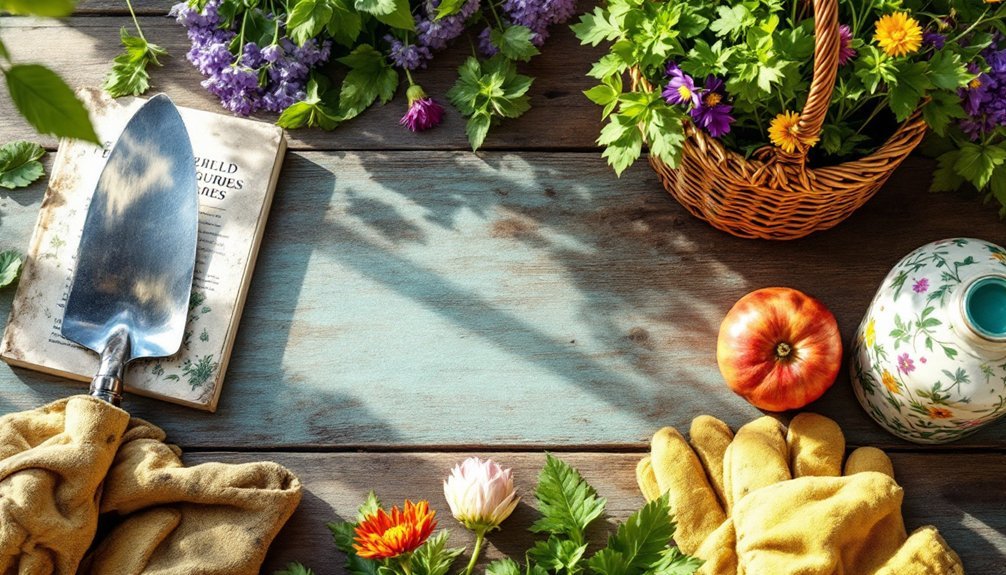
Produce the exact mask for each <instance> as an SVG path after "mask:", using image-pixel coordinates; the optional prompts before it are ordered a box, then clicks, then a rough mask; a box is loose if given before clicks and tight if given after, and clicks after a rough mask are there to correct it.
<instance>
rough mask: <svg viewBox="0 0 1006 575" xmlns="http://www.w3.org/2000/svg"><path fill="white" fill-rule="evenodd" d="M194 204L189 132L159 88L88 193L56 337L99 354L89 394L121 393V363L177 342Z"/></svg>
mask: <svg viewBox="0 0 1006 575" xmlns="http://www.w3.org/2000/svg"><path fill="white" fill-rule="evenodd" d="M198 225H199V202H198V191H197V184H196V169H195V158H194V157H193V154H192V144H191V142H190V141H189V135H188V131H187V130H186V129H185V125H184V124H183V123H182V117H181V115H180V114H179V113H178V110H177V109H176V108H175V105H174V104H173V103H172V102H171V100H170V99H169V98H168V97H167V96H165V95H163V94H161V95H158V96H154V97H153V98H151V99H150V100H149V101H147V103H145V104H144V105H143V106H142V107H141V108H140V109H139V110H138V111H137V112H136V113H135V114H134V115H133V117H132V118H131V119H130V120H129V123H128V124H127V125H126V129H125V130H124V131H123V132H122V135H121V136H119V139H118V140H117V141H116V143H115V146H114V147H113V148H112V151H111V153H110V154H109V156H108V161H107V163H106V164H105V167H104V169H103V171H102V172H101V177H100V178H99V180H98V185H97V187H96V189H95V192H94V196H93V197H92V199H91V204H90V207H89V208H88V211H87V217H86V219H85V222H84V230H83V234H82V236H81V239H80V247H79V248H78V251H77V266H76V270H75V271H74V275H73V282H72V283H71V286H70V293H69V296H68V298H67V301H66V308H65V312H64V315H63V323H62V328H61V331H62V333H63V336H64V337H66V338H67V339H70V340H72V341H74V342H77V343H79V344H80V345H82V346H84V347H87V348H89V349H91V350H92V351H95V352H97V353H99V354H100V355H101V360H100V364H99V367H98V372H97V374H96V375H95V376H94V379H93V380H92V381H91V391H90V393H91V395H93V396H96V397H100V398H101V399H104V400H106V401H109V402H111V403H112V404H114V405H119V402H120V401H121V399H122V377H123V371H124V369H125V366H126V364H127V363H129V362H130V361H132V360H134V359H138V358H143V357H163V356H168V355H173V354H174V353H176V352H177V351H178V349H179V347H180V346H181V343H182V336H183V334H184V331H185V321H186V317H187V316H188V304H189V293H190V292H191V289H192V273H193V270H194V268H195V259H196V237H197V231H198Z"/></svg>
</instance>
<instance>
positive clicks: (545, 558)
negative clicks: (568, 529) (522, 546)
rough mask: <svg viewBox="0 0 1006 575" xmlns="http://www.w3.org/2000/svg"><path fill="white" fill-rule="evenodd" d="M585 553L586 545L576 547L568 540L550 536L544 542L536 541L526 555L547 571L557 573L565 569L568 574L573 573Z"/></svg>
mask: <svg viewBox="0 0 1006 575" xmlns="http://www.w3.org/2000/svg"><path fill="white" fill-rule="evenodd" d="M586 551H587V544H586V543H584V544H582V545H577V544H576V543H575V542H573V541H570V540H569V539H560V538H558V537H556V536H554V535H552V536H550V537H549V538H548V539H547V540H545V541H536V542H535V544H534V547H532V548H531V549H530V550H528V552H527V554H528V557H529V558H531V559H533V560H534V562H535V563H536V564H538V565H541V566H542V567H544V568H545V569H547V570H549V571H553V572H558V571H560V570H563V569H565V570H566V571H567V572H568V573H574V572H575V571H574V569H575V568H576V565H577V563H579V562H580V559H581V558H582V557H583V554H584V552H586Z"/></svg>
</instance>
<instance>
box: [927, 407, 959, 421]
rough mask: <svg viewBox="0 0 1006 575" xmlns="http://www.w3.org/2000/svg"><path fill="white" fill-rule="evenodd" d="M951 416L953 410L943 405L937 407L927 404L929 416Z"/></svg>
mask: <svg viewBox="0 0 1006 575" xmlns="http://www.w3.org/2000/svg"><path fill="white" fill-rule="evenodd" d="M953 416H954V412H952V411H950V410H949V409H947V408H945V407H937V406H935V405H930V406H929V417H931V418H933V419H950V418H951V417H953Z"/></svg>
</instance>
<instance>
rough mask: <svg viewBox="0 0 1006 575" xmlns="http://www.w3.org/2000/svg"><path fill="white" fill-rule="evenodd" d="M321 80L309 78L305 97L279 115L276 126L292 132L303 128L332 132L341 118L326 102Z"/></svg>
mask: <svg viewBox="0 0 1006 575" xmlns="http://www.w3.org/2000/svg"><path fill="white" fill-rule="evenodd" d="M324 83H326V82H325V81H324V80H323V79H318V78H311V79H310V80H309V81H308V82H307V96H306V97H305V98H304V100H302V101H300V102H297V103H295V104H293V105H291V106H290V107H288V108H287V109H286V110H283V113H282V114H280V116H279V119H278V120H277V121H276V125H278V126H280V127H283V128H286V129H288V130H292V129H295V128H302V127H304V126H313V127H318V128H321V129H323V130H333V129H335V127H336V126H338V125H339V123H341V122H342V118H341V117H340V116H339V115H338V113H336V112H335V111H334V110H333V109H332V107H331V106H330V105H329V104H328V103H327V102H326V99H325V95H324V92H325V91H324V89H323V88H322V87H321V86H322V85H323V84H324Z"/></svg>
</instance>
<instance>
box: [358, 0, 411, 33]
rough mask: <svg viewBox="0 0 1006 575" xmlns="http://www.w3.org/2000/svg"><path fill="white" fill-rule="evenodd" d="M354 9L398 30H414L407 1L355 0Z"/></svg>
mask: <svg viewBox="0 0 1006 575" xmlns="http://www.w3.org/2000/svg"><path fill="white" fill-rule="evenodd" d="M354 5H355V6H356V9H357V10H359V11H360V12H366V13H367V14H372V15H373V16H374V18H377V20H378V21H380V22H383V23H385V24H387V25H388V26H391V27H392V28H397V29H400V30H415V29H416V20H415V19H414V18H413V17H412V9H411V8H410V7H409V0H356V1H355V4H354Z"/></svg>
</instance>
